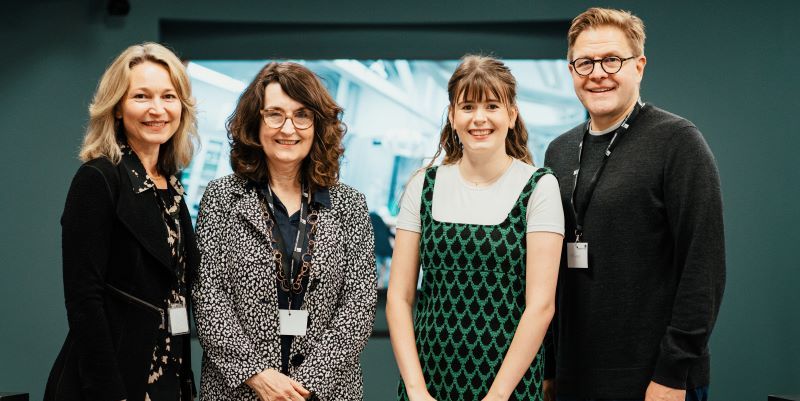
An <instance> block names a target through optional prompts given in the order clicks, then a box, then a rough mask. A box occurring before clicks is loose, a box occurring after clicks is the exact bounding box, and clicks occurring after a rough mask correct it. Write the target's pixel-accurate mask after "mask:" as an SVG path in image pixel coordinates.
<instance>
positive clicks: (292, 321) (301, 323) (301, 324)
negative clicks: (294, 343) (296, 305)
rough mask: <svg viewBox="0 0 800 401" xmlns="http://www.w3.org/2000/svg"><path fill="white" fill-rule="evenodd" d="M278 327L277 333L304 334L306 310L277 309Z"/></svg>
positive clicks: (306, 321) (306, 322)
mask: <svg viewBox="0 0 800 401" xmlns="http://www.w3.org/2000/svg"><path fill="white" fill-rule="evenodd" d="M278 312H279V317H280V328H279V330H278V334H280V335H282V336H304V335H306V328H307V327H308V311H306V310H290V309H280V310H278Z"/></svg>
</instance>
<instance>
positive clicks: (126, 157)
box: [119, 145, 185, 196]
mask: <svg viewBox="0 0 800 401" xmlns="http://www.w3.org/2000/svg"><path fill="white" fill-rule="evenodd" d="M119 148H120V150H121V151H122V161H121V163H122V166H123V167H124V168H125V172H126V173H128V177H130V179H131V186H132V187H133V192H134V193H137V194H139V193H142V192H144V191H147V190H148V189H151V188H155V187H156V184H155V183H154V182H153V180H152V179H151V178H150V176H149V175H147V171H146V170H145V169H144V165H142V162H141V160H139V156H137V155H136V152H134V151H133V149H132V148H131V147H130V146H128V145H120V147H119ZM167 182H168V183H169V185H170V186H171V187H172V189H174V190H175V193H177V194H178V195H180V196H183V195H184V193H185V191H184V189H183V185H181V182H180V181H179V180H178V177H176V176H175V175H171V176H169V178H168V179H167Z"/></svg>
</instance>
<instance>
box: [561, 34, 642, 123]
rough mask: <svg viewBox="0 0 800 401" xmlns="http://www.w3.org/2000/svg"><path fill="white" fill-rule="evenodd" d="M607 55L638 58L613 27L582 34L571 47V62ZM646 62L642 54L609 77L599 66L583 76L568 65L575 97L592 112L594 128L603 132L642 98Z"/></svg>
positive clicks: (626, 62)
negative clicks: (640, 91)
mask: <svg viewBox="0 0 800 401" xmlns="http://www.w3.org/2000/svg"><path fill="white" fill-rule="evenodd" d="M607 56H617V57H619V58H623V59H624V58H628V57H631V56H635V54H633V52H632V50H631V46H630V44H629V43H628V39H627V38H626V37H625V34H624V33H623V31H622V30H621V29H619V28H617V27H614V26H607V25H605V26H599V27H596V28H589V29H586V30H585V31H583V32H581V33H580V35H578V37H577V38H576V39H575V44H574V45H573V46H572V59H573V60H574V59H577V58H582V57H586V58H590V59H602V58H603V57H607ZM646 63H647V59H646V58H645V57H644V55H639V56H638V57H635V58H633V59H631V60H628V61H625V62H624V63H623V64H622V68H621V69H620V70H619V72H617V73H616V74H608V73H606V72H605V71H604V70H603V68H601V66H600V63H597V64H595V66H594V71H592V73H591V74H589V75H587V76H580V75H578V74H577V73H576V72H575V71H574V68H573V67H572V65H570V66H569V69H570V73H571V74H572V82H573V86H574V88H575V94H576V95H577V96H578V99H580V101H581V103H583V106H584V107H586V110H587V111H588V112H589V116H590V117H591V120H592V129H594V130H604V129H606V128H608V127H611V126H612V125H613V124H614V123H616V122H618V121H620V120H622V119H623V118H625V116H626V115H627V114H628V113H629V112H630V110H632V109H633V106H634V105H635V104H636V100H637V99H638V98H639V84H640V83H641V81H642V76H643V75H644V66H645V64H646Z"/></svg>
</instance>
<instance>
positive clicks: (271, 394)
mask: <svg viewBox="0 0 800 401" xmlns="http://www.w3.org/2000/svg"><path fill="white" fill-rule="evenodd" d="M341 113H342V109H341V108H340V107H339V106H338V105H337V104H336V103H335V102H334V100H333V99H332V98H331V96H330V95H329V94H328V93H327V92H326V90H325V89H324V87H323V86H322V84H321V83H320V81H319V79H318V78H317V77H316V76H315V75H314V74H313V73H312V72H311V71H310V70H308V69H307V68H306V67H303V66H301V65H299V64H295V63H269V64H267V65H266V66H265V67H264V68H263V69H262V70H261V71H260V72H259V73H258V75H257V76H256V78H255V80H253V82H252V83H250V85H249V86H248V87H247V89H246V90H245V92H244V93H243V94H242V96H241V98H240V99H239V103H238V105H237V106H236V109H235V111H234V113H233V115H232V116H231V117H230V119H229V120H228V131H229V135H230V138H231V165H232V167H233V170H234V174H232V175H229V176H227V177H223V178H220V179H217V180H214V181H213V182H211V183H210V184H209V185H208V187H207V188H206V191H205V194H204V195H203V199H202V201H201V204H200V214H199V216H198V220H197V233H198V243H199V245H200V250H201V263H200V269H199V274H198V280H197V281H196V284H195V286H194V288H193V291H192V295H193V299H194V301H195V312H196V322H197V330H198V336H199V338H200V343H201V345H202V346H203V349H204V351H205V353H204V356H203V368H202V380H201V398H202V399H205V400H220V399H235V400H262V401H266V400H270V401H273V400H275V401H277V400H292V401H299V400H304V399H318V400H324V401H327V400H337V401H339V400H360V399H361V398H362V384H361V383H362V378H361V367H360V364H359V354H360V353H361V351H362V350H363V349H364V346H365V345H366V343H367V339H368V337H369V335H370V333H371V332H372V323H373V317H374V313H375V302H376V297H377V294H376V277H375V257H374V252H373V248H374V242H373V234H372V226H371V224H370V219H369V215H368V211H367V204H366V201H365V198H364V195H362V194H361V193H359V192H357V191H356V190H354V189H353V188H351V187H348V186H347V185H344V184H341V183H339V181H338V179H339V158H340V157H341V155H342V153H343V148H342V144H341V141H342V136H343V135H344V132H345V129H344V125H343V124H342V121H341V120H340V115H341Z"/></svg>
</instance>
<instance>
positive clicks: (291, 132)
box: [259, 82, 314, 171]
mask: <svg viewBox="0 0 800 401" xmlns="http://www.w3.org/2000/svg"><path fill="white" fill-rule="evenodd" d="M263 109H264V110H271V111H279V112H282V113H283V114H284V115H286V116H287V118H286V121H284V122H283V125H281V127H280V128H270V127H269V126H268V125H267V124H266V123H265V122H264V119H263V118H262V119H261V125H260V129H259V140H260V142H261V147H262V148H263V149H264V154H265V155H266V156H267V163H268V164H269V166H270V168H279V169H287V168H289V169H295V168H296V169H297V170H298V171H299V169H300V165H301V163H302V162H303V159H305V158H306V156H308V153H309V152H310V151H311V144H312V141H313V140H314V124H313V123H312V124H311V126H310V127H308V128H305V129H297V127H295V125H294V122H292V120H291V118H289V117H290V116H297V115H301V114H302V113H308V114H310V115H311V117H312V120H313V113H312V112H311V110H308V108H306V106H305V105H303V104H302V103H300V102H298V101H296V100H294V99H292V98H290V97H289V95H287V94H286V92H284V91H283V88H281V85H280V84H279V83H277V82H272V83H270V84H268V85H267V88H266V89H265V90H264V106H263Z"/></svg>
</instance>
